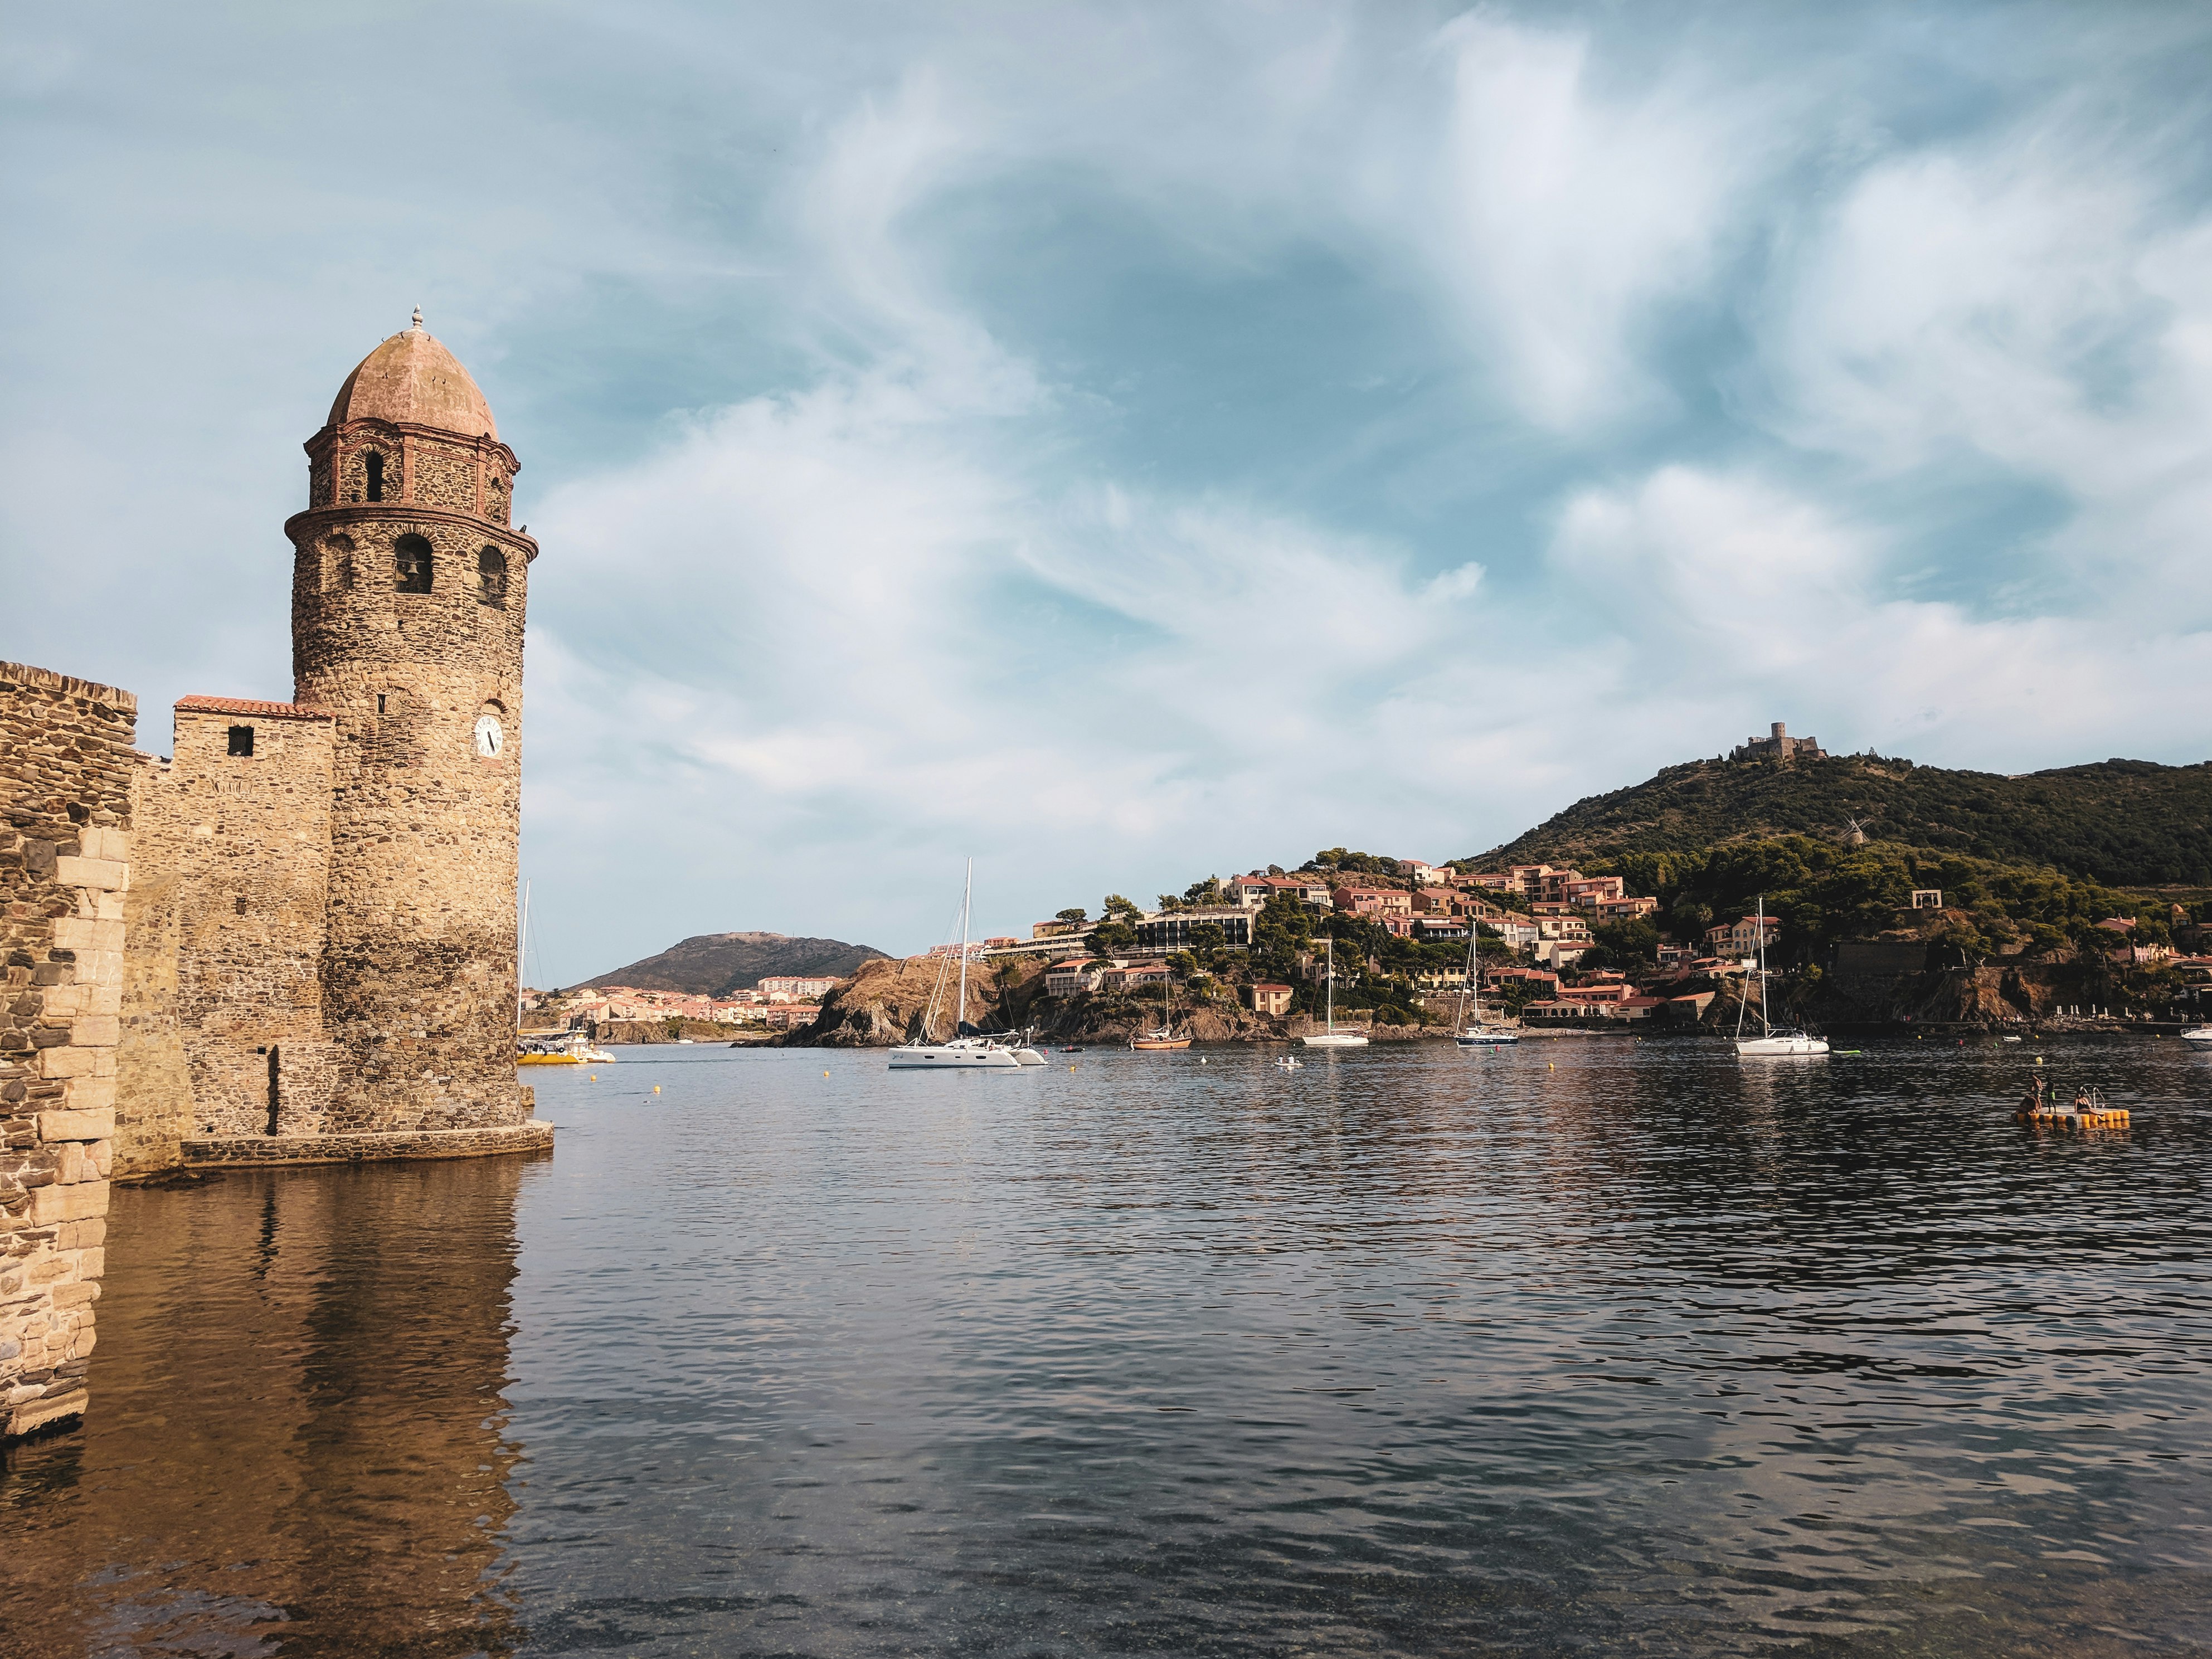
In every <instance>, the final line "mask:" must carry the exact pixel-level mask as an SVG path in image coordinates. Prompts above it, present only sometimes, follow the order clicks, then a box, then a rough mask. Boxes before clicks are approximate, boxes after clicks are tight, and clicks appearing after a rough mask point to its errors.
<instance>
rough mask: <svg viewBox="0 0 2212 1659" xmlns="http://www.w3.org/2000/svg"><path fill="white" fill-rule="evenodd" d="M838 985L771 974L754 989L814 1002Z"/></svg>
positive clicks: (829, 978) (823, 978) (830, 978)
mask: <svg viewBox="0 0 2212 1659" xmlns="http://www.w3.org/2000/svg"><path fill="white" fill-rule="evenodd" d="M1008 943H1010V944H1011V943H1012V941H1011V940H1009V941H1008ZM837 984H838V977H837V975H835V974H770V975H768V976H767V977H766V978H765V979H763V980H760V981H757V982H756V983H755V985H754V987H753V989H754V990H755V991H757V993H759V994H761V995H762V996H763V997H769V998H771V999H773V998H775V997H793V998H797V999H799V1000H802V1001H806V1002H812V1001H814V1000H816V999H817V998H819V997H823V996H826V995H827V994H829V992H831V991H833V990H835V989H836V987H837Z"/></svg>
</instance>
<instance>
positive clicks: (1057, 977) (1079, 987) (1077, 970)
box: [1044, 957, 1108, 997]
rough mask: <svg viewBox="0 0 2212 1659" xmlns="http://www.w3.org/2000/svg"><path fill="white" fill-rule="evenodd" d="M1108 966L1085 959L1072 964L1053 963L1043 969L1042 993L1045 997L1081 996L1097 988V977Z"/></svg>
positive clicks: (1094, 959)
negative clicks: (1043, 992)
mask: <svg viewBox="0 0 2212 1659" xmlns="http://www.w3.org/2000/svg"><path fill="white" fill-rule="evenodd" d="M1107 966H1108V964H1107V963H1103V962H1100V961H1097V959H1096V958H1093V957H1082V958H1080V959H1079V960H1076V961H1073V962H1055V963H1053V965H1052V966H1051V967H1049V968H1048V969H1045V974H1044V991H1045V994H1046V995H1047V996H1052V997H1073V996H1081V995H1083V994H1085V993H1087V992H1091V991H1095V990H1097V988H1098V978H1099V975H1102V974H1103V973H1104V972H1105V971H1106V969H1107Z"/></svg>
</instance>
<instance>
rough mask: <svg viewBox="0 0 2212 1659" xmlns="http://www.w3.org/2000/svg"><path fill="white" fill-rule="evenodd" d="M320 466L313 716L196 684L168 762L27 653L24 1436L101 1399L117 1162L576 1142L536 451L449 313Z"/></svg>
mask: <svg viewBox="0 0 2212 1659" xmlns="http://www.w3.org/2000/svg"><path fill="white" fill-rule="evenodd" d="M306 447H307V508H306V510H305V511H304V512H301V513H295V514H294V515H293V517H292V518H290V519H289V520H287V521H286V522H285V525H284V533H285V535H286V536H287V538H289V541H290V543H291V546H292V670H293V690H292V697H291V700H290V701H289V702H253V701H246V700H240V699H235V698H227V697H208V696H188V697H185V698H183V699H182V700H180V701H179V702H178V703H177V705H176V708H175V730H174V740H173V744H172V748H171V753H170V757H169V758H168V759H167V760H159V759H155V757H152V756H149V755H146V754H143V753H139V752H137V750H136V749H135V748H134V746H133V744H134V741H135V738H136V725H135V723H136V718H137V701H136V699H135V698H133V697H132V696H131V695H130V694H129V693H128V692H125V691H121V690H117V689H115V688H113V687H110V686H104V685H97V684H92V683H90V682H88V681H83V680H79V679H75V678H70V677H69V676H66V675H64V674H60V673H57V672H54V671H51V670H46V669H40V668H32V667H28V666H25V665H17V664H4V663H0V951H4V953H5V954H4V968H0V972H4V975H5V985H6V990H5V995H4V997H3V998H0V1132H4V1142H0V1435H4V1434H7V1433H10V1432H15V1433H20V1432H24V1431H27V1430H28V1429H29V1428H33V1427H36V1426H39V1425H40V1424H42V1423H44V1422H46V1421H51V1420H55V1419H59V1418H63V1417H66V1416H69V1415H71V1414H73V1413H75V1412H76V1411H77V1410H81V1409H82V1400H83V1389H82V1377H83V1370H84V1367H83V1359H84V1353H85V1352H89V1349H90V1346H91V1328H92V1308H91V1304H92V1302H93V1300H94V1299H95V1297H96V1295H97V1288H98V1287H97V1285H96V1283H94V1281H95V1280H96V1279H98V1277H99V1274H100V1263H101V1261H102V1256H101V1248H102V1241H103V1240H104V1236H105V1225H106V1224H105V1215H106V1194H107V1183H108V1182H109V1180H110V1179H111V1178H112V1176H127V1175H139V1174H149V1173H153V1172H155V1171H157V1170H162V1169H166V1168H171V1167H174V1166H177V1165H179V1164H182V1165H192V1164H270V1163H277V1164H283V1163H330V1162H350V1161H356V1160H359V1159H363V1158H425V1157H428V1158H437V1157H467V1156H474V1155H479V1154H484V1153H493V1152H526V1151H532V1150H542V1149H544V1148H545V1147H547V1146H550V1144H551V1139H552V1129H551V1127H550V1125H547V1124H544V1123H542V1122H539V1121H536V1120H534V1119H533V1118H532V1115H531V1114H532V1101H531V1095H530V1091H529V1090H528V1089H527V1088H526V1087H524V1086H523V1085H521V1084H520V1082H519V1081H518V1079H517V1074H516V1071H515V1066H514V1031H515V1004H516V993H517V989H518V987H517V982H516V963H515V880H516V846H517V838H518V833H519V829H520V810H521V799H520V751H521V735H522V646H523V618H524V613H525V609H526V603H527V600H528V598H529V587H530V567H531V562H532V560H533V559H535V558H536V556H537V553H538V545H537V544H536V543H535V542H533V541H532V540H531V539H530V538H529V537H528V536H527V535H526V534H525V533H523V532H521V531H520V530H518V529H516V528H515V527H514V526H513V522H512V516H513V487H514V478H515V475H516V473H517V472H518V471H520V463H519V462H518V461H517V460H516V459H515V456H514V452H513V450H511V449H509V448H508V447H507V446H506V445H505V444H504V443H502V442H501V441H500V437H499V428H498V427H497V425H496V424H495V422H494V421H493V419H492V414H491V408H490V405H489V404H487V403H486V402H485V401H484V398H483V393H482V392H479V391H478V390H477V386H476V383H475V381H473V380H471V379H470V378H469V374H468V372H467V371H466V370H465V369H464V368H462V367H461V366H460V364H459V362H456V361H454V358H453V355H452V354H451V353H450V352H448V351H447V349H445V347H444V346H442V345H441V344H440V343H438V342H437V341H436V340H435V339H434V338H433V337H431V336H430V335H429V334H428V333H427V332H425V331H424V330H423V328H422V316H421V313H416V318H415V321H414V325H413V326H412V327H410V328H408V329H405V330H404V331H401V332H399V333H398V334H394V335H392V337H390V338H389V339H386V341H384V342H383V343H381V344H380V345H379V346H378V347H377V348H376V349H375V350H374V351H372V352H370V353H369V355H368V356H367V357H365V358H363V359H362V362H361V364H360V366H359V367H358V368H356V369H355V370H354V371H353V373H352V374H349V375H348V376H347V377H346V380H345V383H344V385H343V386H340V387H339V388H338V394H337V401H336V402H335V403H333V404H331V412H330V418H329V419H328V420H327V421H326V422H325V423H324V425H323V427H322V428H321V429H320V430H319V431H318V432H317V433H315V435H313V437H311V438H310V439H308V441H307V446H306Z"/></svg>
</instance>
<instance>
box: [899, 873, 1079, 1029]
mask: <svg viewBox="0 0 2212 1659" xmlns="http://www.w3.org/2000/svg"><path fill="white" fill-rule="evenodd" d="M974 898H975V860H973V859H969V860H968V877H967V879H966V880H965V881H964V882H963V884H961V888H960V951H959V955H960V1000H959V1001H958V1002H957V1004H955V1005H954V1006H955V1007H956V1008H957V1010H958V1012H957V1013H956V1014H955V1015H954V1016H953V1020H952V1027H953V1030H952V1041H951V1042H932V1041H931V1040H930V1037H931V1034H932V1033H933V1031H934V1030H936V1029H937V1010H938V1005H939V1002H940V1001H941V1000H943V998H944V994H945V980H946V979H947V978H948V977H949V976H950V972H951V964H950V963H945V962H940V963H939V964H938V969H937V983H936V984H935V985H934V986H933V987H931V989H930V993H929V1007H928V1009H927V1011H926V1012H924V1013H923V1014H922V1017H921V1035H920V1036H916V1037H915V1039H914V1040H913V1041H912V1042H902V1043H901V1044H899V1045H898V1047H896V1048H893V1049H892V1050H891V1053H890V1069H891V1070H892V1071H894V1072H904V1071H917V1072H921V1071H928V1072H951V1071H963V1070H965V1071H993V1072H1018V1071H1019V1070H1020V1069H1021V1066H1022V1062H1021V1060H1020V1059H1019V1058H1018V1056H1017V1055H1016V1054H1015V1052H1014V1051H1013V1050H1012V1048H1006V1047H1005V1046H1004V1045H1002V1044H1000V1043H999V1042H994V1041H993V1040H992V1039H991V1038H989V1037H987V1036H984V1035H983V1033H982V1032H981V1031H980V1030H977V1029H976V1028H975V1026H973V1025H970V1024H969V1023H968V1019H967V1014H968V913H969V908H970V905H971V902H972V901H973V900H974ZM1043 1058H1044V1057H1043V1056H1042V1054H1040V1055H1038V1056H1037V1059H1036V1061H1035V1062H1033V1063H1035V1064H1042V1062H1043Z"/></svg>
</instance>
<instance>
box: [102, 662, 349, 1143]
mask: <svg viewBox="0 0 2212 1659" xmlns="http://www.w3.org/2000/svg"><path fill="white" fill-rule="evenodd" d="M238 728H243V729H245V730H248V731H250V732H252V750H253V752H252V754H251V755H234V754H231V753H230V752H229V747H230V733H231V732H232V731H233V730H234V729H238ZM137 805H138V818H137V824H138V836H139V838H140V843H141V845H140V857H141V862H142V863H144V864H148V865H151V866H155V867H157V868H159V869H160V870H161V872H162V873H163V874H164V875H165V876H173V878H175V880H176V887H175V893H174V897H173V901H172V902H173V909H174V912H175V925H174V931H175V938H176V993H175V1000H174V1004H173V1007H174V1014H175V1019H176V1024H177V1030H178V1033H179V1037H180V1039H181V1042H182V1044H183V1048H184V1053H185V1059H186V1060H187V1062H188V1064H189V1066H190V1073H191V1097H192V1103H193V1105H192V1113H191V1126H190V1128H189V1130H188V1132H187V1133H193V1134H200V1135H208V1134H216V1135H240V1134H317V1133H321V1132H322V1130H323V1127H324V1112H325V1105H326V1103H327V1102H328V1099H329V1096H330V1087H331V1076H332V1072H333V1056H332V1055H331V1052H330V1048H329V1044H328V1042H326V1040H325V1033H324V1030H323V1010H322V977H321V975H322V958H323V947H324V943H325V908H326V904H327V900H328V891H329V875H330V846H331V720H330V718H329V717H328V716H327V715H324V714H315V713H313V712H311V711H304V710H293V709H290V708H289V706H288V705H284V704H267V703H263V704H252V703H232V702H226V701H224V700H221V699H211V698H210V699H201V698H191V697H187V698H185V700H184V701H183V702H180V703H179V704H178V706H177V710H176V741H175V750H174V755H173V758H172V760H171V761H170V763H169V764H168V765H167V767H165V768H158V769H155V770H154V771H152V772H151V773H149V774H142V775H141V778H140V783H139V789H138V796H137ZM135 1080H136V1079H134V1081H135Z"/></svg>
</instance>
